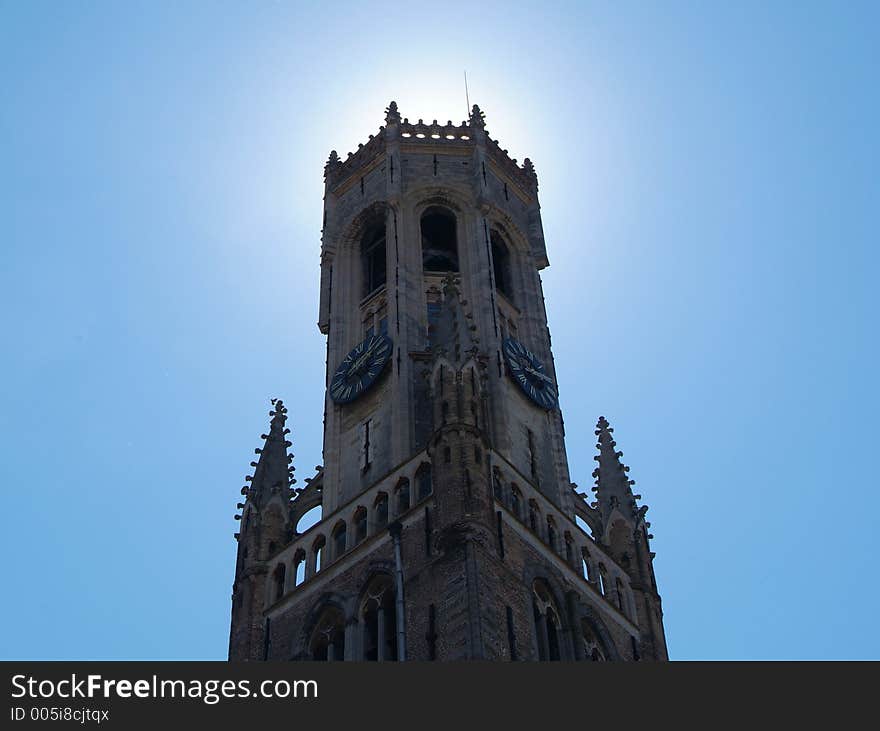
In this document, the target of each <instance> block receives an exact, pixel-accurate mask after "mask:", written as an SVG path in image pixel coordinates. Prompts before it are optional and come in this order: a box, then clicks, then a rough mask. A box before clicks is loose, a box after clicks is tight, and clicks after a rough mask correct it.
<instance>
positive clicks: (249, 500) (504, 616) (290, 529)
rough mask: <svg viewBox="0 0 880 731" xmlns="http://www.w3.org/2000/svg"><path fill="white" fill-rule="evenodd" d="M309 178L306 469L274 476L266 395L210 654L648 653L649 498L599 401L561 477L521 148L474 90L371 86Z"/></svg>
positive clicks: (651, 596)
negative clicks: (574, 462)
mask: <svg viewBox="0 0 880 731" xmlns="http://www.w3.org/2000/svg"><path fill="white" fill-rule="evenodd" d="M324 178H325V196H324V228H323V235H322V244H321V295H320V306H319V316H318V327H319V328H320V330H321V332H322V333H324V334H325V335H327V382H326V389H327V390H326V397H325V414H324V465H323V466H322V467H318V468H317V470H316V473H315V474H314V476H312V477H310V478H308V479H306V481H305V482H306V486H305V487H304V488H294V487H293V484H294V483H295V482H296V481H295V480H293V479H292V470H293V468H292V467H291V466H290V462H291V461H292V457H291V456H289V455H288V447H290V446H291V443H290V441H288V432H289V430H288V429H287V427H286V426H285V423H286V419H287V408H286V407H285V406H284V405H283V404H282V402H281V401H273V409H272V411H271V412H270V415H271V424H270V428H269V433H268V434H265V435H263V438H264V440H265V444H264V446H263V447H262V448H261V449H257V450H256V452H257V454H259V458H258V459H257V460H256V461H254V462H252V463H251V465H252V466H253V467H254V472H253V474H252V475H249V476H248V477H247V478H246V480H247V484H246V485H245V486H244V487H243V488H242V494H243V495H244V496H245V497H244V502H242V503H239V508H241V509H242V512H241V515H237V516H236V518H238V519H240V521H241V527H240V532H239V533H237V534H236V538H237V540H238V559H237V563H236V572H235V583H234V585H233V594H232V627H231V632H230V643H229V657H230V659H231V660H267V659H268V660H312V659H314V660H464V659H489V660H639V659H643V660H665V659H667V654H666V641H665V638H664V633H663V620H662V610H661V605H660V597H659V595H658V593H657V586H656V582H655V580H654V571H653V566H652V562H653V553H652V552H651V550H650V547H649V539H650V538H651V536H650V534H649V523H647V522H646V521H645V512H646V511H647V507H645V506H641V507H639V504H638V500H639V499H640V496H639V495H634V494H633V490H632V485H633V481H632V480H630V479H629V478H628V475H627V472H628V470H629V468H628V467H626V466H624V465H623V464H622V463H621V461H620V458H621V457H622V452H620V451H617V450H616V445H615V442H614V439H613V437H612V432H613V430H612V428H611V427H610V425H609V424H608V422H607V421H606V420H605V418H604V417H600V418H599V422H598V424H597V427H596V436H597V437H598V443H597V445H596V446H597V448H598V452H599V453H598V455H597V456H596V458H595V459H596V461H597V464H598V466H597V468H596V470H595V471H594V472H593V477H594V478H595V487H594V488H593V491H594V492H595V500H593V499H592V498H591V497H588V496H587V495H585V494H584V493H581V492H578V491H577V487H576V485H575V484H574V483H572V482H571V480H570V476H569V471H568V462H567V458H566V451H565V441H564V428H563V421H562V415H561V413H560V409H559V400H558V391H557V385H556V376H555V368H554V364H553V355H552V352H551V349H550V334H549V331H548V329H547V316H546V312H545V309H544V297H543V292H542V288H541V278H540V274H539V272H540V270H541V269H543V268H544V267H546V266H547V265H548V260H547V252H546V248H545V245H544V236H543V230H542V225H541V213H540V207H539V205H538V181H537V177H536V175H535V170H534V167H533V166H532V163H531V162H530V161H529V160H528V159H526V160H525V161H524V162H523V163H522V165H519V164H518V163H517V161H516V160H513V159H511V158H510V157H509V156H508V154H507V151H506V150H502V149H501V148H500V147H499V145H498V143H497V142H495V141H494V140H493V139H491V138H490V137H489V135H488V133H487V131H486V127H485V122H484V118H483V114H482V112H481V111H480V109H479V107H477V106H476V105H475V106H474V107H473V110H472V112H471V114H470V118H469V119H468V120H467V121H466V122H464V123H462V124H461V125H453V124H452V123H451V122H448V123H447V124H445V125H441V124H438V123H437V122H436V121H434V122H433V123H431V124H425V123H423V122H422V120H419V121H418V122H417V123H411V122H410V121H409V120H407V119H401V116H400V114H399V112H398V109H397V105H396V104H395V103H394V102H391V104H390V105H389V106H388V109H387V110H386V117H385V125H384V126H383V127H380V129H379V133H378V134H377V135H370V138H369V141H368V142H367V143H366V144H364V145H359V147H358V150H357V152H355V153H354V154H349V155H348V157H347V159H345V160H341V159H340V158H339V157H338V156H337V154H336V152H335V151H334V152H331V153H330V159H329V161H328V162H327V165H326V167H325V169H324ZM583 439H584V437H582V438H580V439H579V448H583V445H584V441H583ZM316 506H321V513H322V518H321V520H320V521H319V522H318V523H316V524H314V525H312V526H310V527H308V528H302V529H301V530H300V531H298V523H299V521H300V518H301V517H302V516H303V515H304V514H305V513H306V512H308V511H309V510H311V509H312V508H315V507H316Z"/></svg>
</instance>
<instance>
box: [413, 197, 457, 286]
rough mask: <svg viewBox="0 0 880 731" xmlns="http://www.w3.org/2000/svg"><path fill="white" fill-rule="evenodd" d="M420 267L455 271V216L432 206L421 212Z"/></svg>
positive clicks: (436, 270) (440, 270)
mask: <svg viewBox="0 0 880 731" xmlns="http://www.w3.org/2000/svg"><path fill="white" fill-rule="evenodd" d="M421 232H422V268H423V269H424V270H425V271H426V272H457V271H458V242H457V240H456V234H455V216H453V215H452V214H451V213H450V212H449V211H447V210H445V209H443V208H437V207H432V208H429V209H428V210H427V211H425V212H424V213H423V214H422V221H421Z"/></svg>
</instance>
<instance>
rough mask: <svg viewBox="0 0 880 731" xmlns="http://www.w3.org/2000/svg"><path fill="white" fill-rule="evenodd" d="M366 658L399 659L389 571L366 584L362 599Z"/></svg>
mask: <svg viewBox="0 0 880 731" xmlns="http://www.w3.org/2000/svg"><path fill="white" fill-rule="evenodd" d="M360 621H361V630H362V633H363V635H362V638H361V640H362V647H363V653H364V654H363V659H364V660H373V661H382V660H396V659H397V617H396V614H395V607H394V589H393V584H392V582H391V577H390V576H388V575H387V574H380V575H379V576H376V577H375V578H374V579H373V580H372V581H371V582H370V583H369V585H368V586H367V590H366V591H365V592H364V599H363V601H362V603H361V610H360Z"/></svg>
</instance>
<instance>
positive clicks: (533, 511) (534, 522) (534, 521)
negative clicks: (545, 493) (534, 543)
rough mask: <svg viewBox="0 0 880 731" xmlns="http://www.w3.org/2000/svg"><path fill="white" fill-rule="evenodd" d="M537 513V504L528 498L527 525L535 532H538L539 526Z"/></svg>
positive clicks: (538, 513) (538, 512)
mask: <svg viewBox="0 0 880 731" xmlns="http://www.w3.org/2000/svg"><path fill="white" fill-rule="evenodd" d="M539 515H540V510H538V504H537V503H536V502H535V501H534V500H529V527H530V528H531V529H532V530H533V531H534V532H535V533H538V532H539V530H540V526H539V525H538V516H539Z"/></svg>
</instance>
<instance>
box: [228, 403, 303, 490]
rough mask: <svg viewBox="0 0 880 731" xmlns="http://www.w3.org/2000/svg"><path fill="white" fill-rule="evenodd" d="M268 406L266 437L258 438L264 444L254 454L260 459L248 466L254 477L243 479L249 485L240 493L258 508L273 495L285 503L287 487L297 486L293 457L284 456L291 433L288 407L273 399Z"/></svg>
mask: <svg viewBox="0 0 880 731" xmlns="http://www.w3.org/2000/svg"><path fill="white" fill-rule="evenodd" d="M271 403H272V410H271V411H270V412H269V416H270V417H271V421H270V422H269V433H268V434H261V435H260V438H261V439H263V440H264V443H263V447H262V448H259V447H258V448H257V449H255V450H254V452H255V453H256V454H258V455H259V459H257V460H256V461H255V462H251V463H250V464H251V467H253V468H254V473H253V474H252V475H247V476H246V477H245V482H247V483H249V484H246V485H245V486H244V487H243V488H242V490H241V494H242V495H246V496H247V499H248V500H249V501H252V502H255V503H256V504H257V505H258V506H260V505H264V504H265V503H266V502H268V500H269V499H270V498H271V497H272V496H273V495H280V496H281V497H282V499H283V500H285V501H286V500H287V499H288V498H289V495H290V486H291V485H292V484H293V483H294V482H296V480H294V479H293V471H294V467H293V466H292V465H291V462H292V461H293V455H292V454H288V452H287V450H288V447H290V446H292V445H291V442H290V440H289V439H288V438H287V436H288V434H290V429H288V428H287V427H286V426H285V425H286V423H287V407H286V406H285V405H284V402H283V401H282V400H281V399H277V398H273V399H271Z"/></svg>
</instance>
